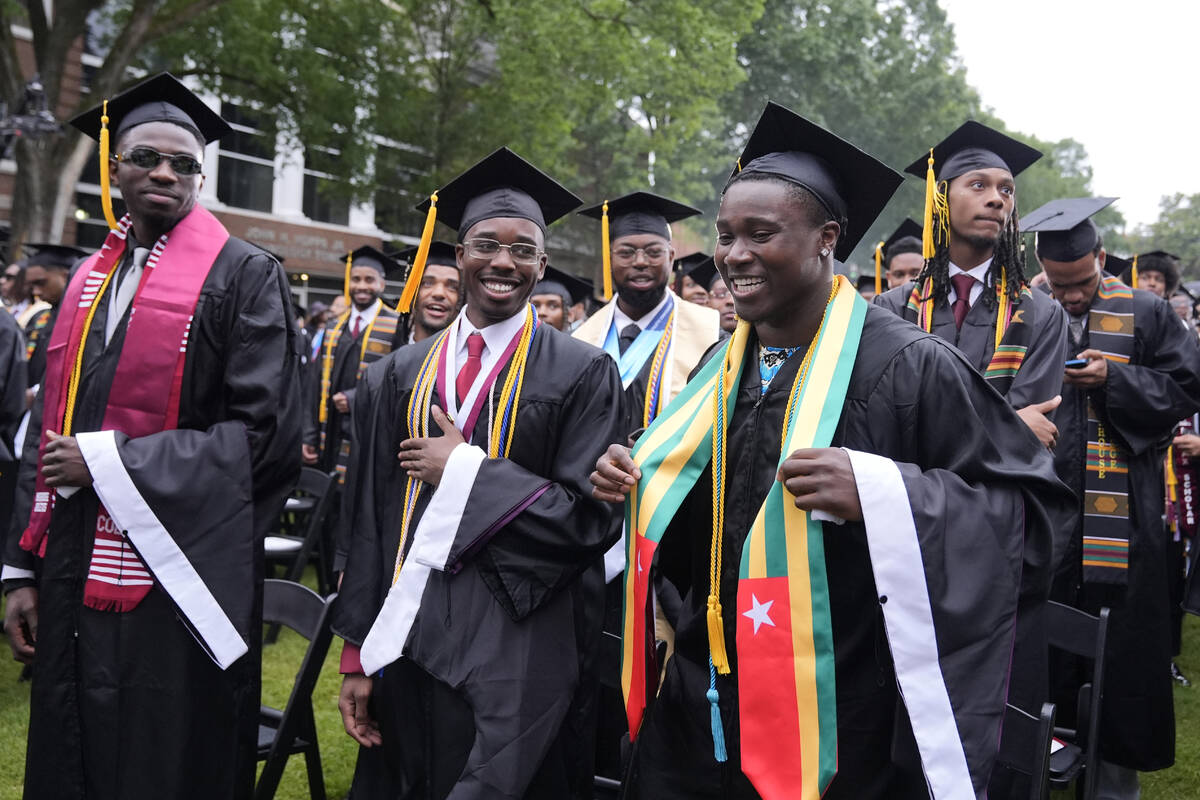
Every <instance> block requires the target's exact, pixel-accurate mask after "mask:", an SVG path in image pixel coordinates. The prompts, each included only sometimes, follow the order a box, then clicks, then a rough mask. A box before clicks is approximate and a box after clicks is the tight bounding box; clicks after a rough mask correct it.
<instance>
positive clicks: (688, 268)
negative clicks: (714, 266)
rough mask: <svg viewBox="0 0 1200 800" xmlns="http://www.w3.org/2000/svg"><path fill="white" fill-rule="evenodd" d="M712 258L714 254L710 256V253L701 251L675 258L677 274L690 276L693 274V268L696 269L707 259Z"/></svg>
mask: <svg viewBox="0 0 1200 800" xmlns="http://www.w3.org/2000/svg"><path fill="white" fill-rule="evenodd" d="M710 258H712V256H710V255H709V254H708V253H699V252H697V253H690V254H689V255H686V256H682V257H681V258H677V259H675V266H674V271H675V274H676V275H688V276H690V275H691V274H692V270H694V269H695V268H696V267H698V266H700V265H701V264H703V263H704V262H705V261H707V260H708V259H710ZM693 280H694V279H693Z"/></svg>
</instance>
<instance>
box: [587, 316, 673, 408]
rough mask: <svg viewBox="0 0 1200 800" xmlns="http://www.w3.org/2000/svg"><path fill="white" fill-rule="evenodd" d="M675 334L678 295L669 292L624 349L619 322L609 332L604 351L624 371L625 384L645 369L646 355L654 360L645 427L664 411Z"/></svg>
mask: <svg viewBox="0 0 1200 800" xmlns="http://www.w3.org/2000/svg"><path fill="white" fill-rule="evenodd" d="M674 334H675V297H674V295H672V294H670V293H669V292H668V293H667V303H666V304H665V305H664V306H663V307H662V309H660V310H659V312H658V313H657V314H655V315H654V318H653V319H652V320H650V323H649V324H648V325H647V326H646V327H645V328H644V329H643V330H642V332H641V333H639V334H638V337H637V338H636V339H634V340H633V344H631V345H629V347H628V348H627V349H626V350H625V352H624V353H622V352H621V348H620V346H619V342H618V339H619V336H618V334H617V326H616V324H615V315H614V322H613V323H610V324H609V326H608V335H607V336H606V337H605V339H604V352H606V353H608V354H609V355H610V356H612V358H613V360H614V361H616V362H617V368H618V369H619V370H620V372H621V386H622V387H624V388H626V389H628V388H629V384H631V383H633V381H634V380H635V379H636V378H637V376H638V374H639V373H640V372H641V371H642V366H643V365H644V364H645V363H646V359H647V358H649V359H652V360H651V362H650V376H649V380H647V381H646V394H645V396H644V397H643V398H642V427H645V426H647V425H649V424H650V423H651V422H653V421H654V418H655V417H657V416H658V414H659V412H660V411H662V407H663V405H665V403H664V395H663V392H662V380H663V373H664V372H665V367H666V363H667V359H668V358H670V356H671V341H672V339H673V338H674Z"/></svg>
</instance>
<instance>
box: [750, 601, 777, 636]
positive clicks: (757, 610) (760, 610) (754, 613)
mask: <svg viewBox="0 0 1200 800" xmlns="http://www.w3.org/2000/svg"><path fill="white" fill-rule="evenodd" d="M750 602H751V603H752V604H753V605H752V606H751V608H750V610H749V611H743V612H742V616H743V617H746V618H747V619H751V620H753V621H754V632H755V633H756V634H757V633H758V629H759V627H760V626H761V625H770V626H771V627H772V628H774V627H775V623H774V622H773V621H772V620H771V617H770V614H769V612H770V610H771V606H773V605H774V604H775V601H774V600H768V601H767V602H765V603H760V602H758V597H757V596H755V595H754V594H751V595H750Z"/></svg>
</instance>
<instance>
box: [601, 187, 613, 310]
mask: <svg viewBox="0 0 1200 800" xmlns="http://www.w3.org/2000/svg"><path fill="white" fill-rule="evenodd" d="M600 240H601V245H602V247H601V251H600V259H601V261H602V262H603V269H604V275H603V280H604V302H606V303H607V302H608V301H609V300H612V296H613V278H612V251H611V249H610V248H611V246H612V245H611V244H610V243H609V241H608V201H607V200H605V201H604V204H603V205H602V206H600Z"/></svg>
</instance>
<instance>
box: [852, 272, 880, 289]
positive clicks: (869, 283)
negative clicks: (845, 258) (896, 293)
mask: <svg viewBox="0 0 1200 800" xmlns="http://www.w3.org/2000/svg"><path fill="white" fill-rule="evenodd" d="M854 288H855V289H857V290H858V291H860V292H861V291H862V290H863V289H868V288H869V289H871V290H872V291H874V290H875V276H874V275H872V274H870V273H869V272H868V273H864V274H862V275H859V276H858V278H857V279H856V280H855V281H854Z"/></svg>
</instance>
